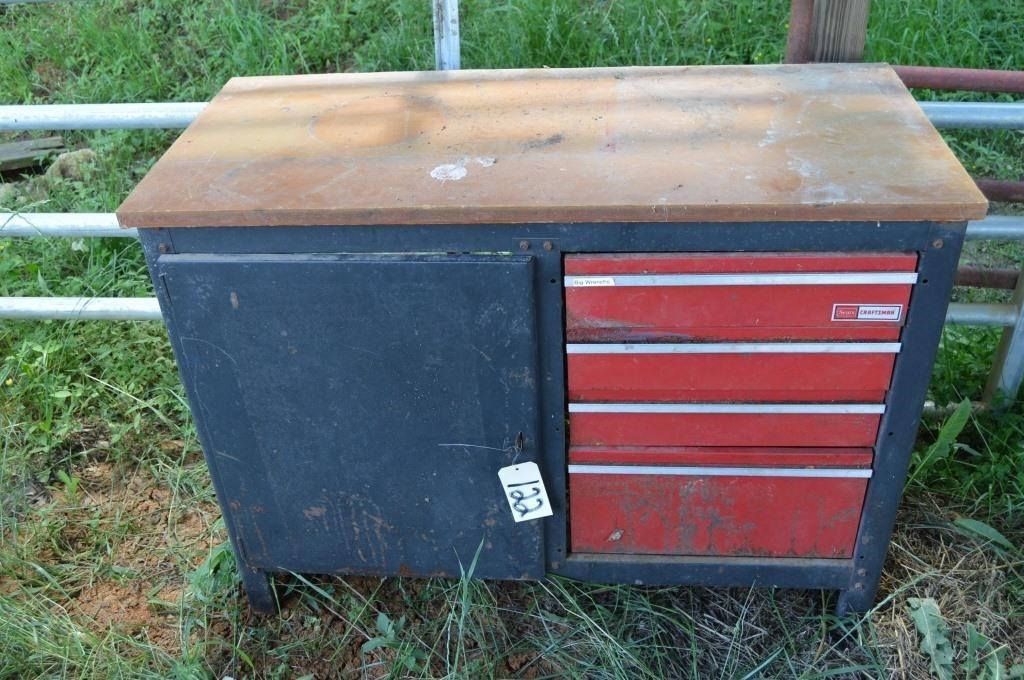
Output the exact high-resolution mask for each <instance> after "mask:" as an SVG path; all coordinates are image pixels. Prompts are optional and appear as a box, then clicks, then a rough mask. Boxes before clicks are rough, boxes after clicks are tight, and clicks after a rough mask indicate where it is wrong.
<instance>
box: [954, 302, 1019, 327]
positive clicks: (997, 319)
mask: <svg viewBox="0 0 1024 680" xmlns="http://www.w3.org/2000/svg"><path fill="white" fill-rule="evenodd" d="M1017 314H1018V310H1017V307H1016V306H1015V305H1003V304H989V303H985V304H982V303H974V302H971V303H967V302H951V303H950V304H949V309H948V310H946V323H953V324H962V325H964V326H1013V325H1014V324H1016V323H1017Z"/></svg>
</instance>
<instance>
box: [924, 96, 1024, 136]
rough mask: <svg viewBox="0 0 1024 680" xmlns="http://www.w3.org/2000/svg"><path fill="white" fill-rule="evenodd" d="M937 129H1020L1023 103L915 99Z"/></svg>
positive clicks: (1023, 122) (1022, 122)
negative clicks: (924, 100)
mask: <svg viewBox="0 0 1024 680" xmlns="http://www.w3.org/2000/svg"><path fill="white" fill-rule="evenodd" d="M918 104H920V106H921V109H922V110H923V111H924V112H925V115H926V116H928V120H930V121H931V122H932V125H934V126H935V127H937V128H970V129H988V130H1019V129H1021V128H1024V103H1017V102H1014V103H1012V104H1011V103H1006V104H1000V103H990V102H918Z"/></svg>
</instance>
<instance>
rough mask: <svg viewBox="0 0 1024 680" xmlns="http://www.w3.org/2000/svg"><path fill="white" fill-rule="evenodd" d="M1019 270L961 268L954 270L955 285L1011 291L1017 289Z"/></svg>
mask: <svg viewBox="0 0 1024 680" xmlns="http://www.w3.org/2000/svg"><path fill="white" fill-rule="evenodd" d="M1019 278H1020V270H1019V269H1012V268H1005V269H1004V268H990V267H972V266H962V267H959V268H958V269H957V270H956V285H958V286H968V287H970V288H997V289H1001V290H1013V289H1014V288H1016V287H1017V280H1018V279H1019Z"/></svg>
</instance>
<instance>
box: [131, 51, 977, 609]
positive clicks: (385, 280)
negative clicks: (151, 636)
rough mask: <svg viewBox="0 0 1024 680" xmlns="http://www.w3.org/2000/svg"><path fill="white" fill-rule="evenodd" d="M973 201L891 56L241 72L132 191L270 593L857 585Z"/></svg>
mask: <svg viewBox="0 0 1024 680" xmlns="http://www.w3.org/2000/svg"><path fill="white" fill-rule="evenodd" d="M709 79H710V80H711V81H715V82H717V83H718V85H719V86H720V87H721V86H724V87H726V88H727V89H725V90H722V94H718V95H714V96H712V95H708V94H706V93H707V90H706V86H707V85H708V84H709ZM742 93H746V94H747V96H748V101H746V102H745V103H743V106H748V107H750V111H751V112H752V113H750V114H749V115H744V114H742V110H741V108H737V107H739V104H737V103H736V102H733V101H731V100H732V98H734V97H736V96H738V95H740V94H742ZM865 102H867V103H865ZM456 104H458V105H459V106H458V107H456ZM548 106H550V107H551V108H550V111H551V113H550V115H549V116H548V117H547V118H544V119H542V120H541V121H540V122H536V123H530V124H529V125H526V124H525V123H524V122H523V121H524V120H526V119H528V118H529V116H530V115H532V114H534V113H537V112H538V111H539V110H541V109H544V110H548V109H547V108H546V107H548ZM851 111H853V113H850V112H851ZM716 114H721V115H720V117H719V118H716V117H715V115H716ZM670 115H671V116H674V118H673V117H668V118H666V117H665V116H670ZM723 121H724V122H723ZM797 121H799V123H797ZM228 123H230V124H232V125H234V126H235V127H240V128H241V129H242V130H247V129H248V130H250V132H247V133H245V134H240V135H237V136H236V137H233V138H231V139H227V138H225V136H224V135H223V132H222V130H223V129H224V128H225V126H226V125H227V124H228ZM268 128H276V129H274V130H268ZM726 128H728V129H726ZM824 128H828V129H830V130H831V131H832V132H831V133H830V134H831V135H832V136H831V137H830V139H836V138H841V139H848V142H847V144H848V145H849V148H848V149H846V151H847V152H848V153H847V154H846V155H845V156H844V155H843V154H842V153H839V152H840V151H842V149H839V150H837V149H834V148H832V146H834V145H835V143H834V142H833V144H832V146H827V145H822V144H821V143H820V141H819V142H815V134H817V133H816V132H815V131H816V130H817V131H819V132H820V131H821V130H822V129H824ZM879 128H881V130H879ZM217 130H221V132H217ZM730 131H731V134H730ZM837 131H839V132H844V134H845V136H844V134H838V132H837ZM271 132H273V134H271ZM307 133H308V134H307ZM741 133H742V134H741ZM837 135H838V136H837ZM858 135H860V138H858ZM864 135H867V136H869V137H871V138H873V139H874V138H878V136H879V135H883V136H885V138H886V140H887V146H886V148H884V149H883V148H881V147H878V148H874V149H869V150H867V151H865V150H864V148H863V144H864V141H865V140H864V139H863V138H862V137H863V136H864ZM308 136H312V137H314V138H315V139H316V140H318V144H312V143H310V142H309V140H308V138H307V137H308ZM766 140H767V141H766ZM609 145H612V147H613V148H611V147H609ZM666 147H667V148H668V150H669V151H671V153H666V151H665V149H666ZM438 149H440V150H438ZM764 149H767V151H764ZM837 153H838V155H836V154H837ZM757 154H761V156H763V157H755V156H757ZM851 154H859V155H857V157H856V158H853V159H851V158H850V157H849V156H850V155H851ZM889 154H893V158H892V159H889ZM445 158H447V159H450V160H451V162H449V163H438V162H437V160H438V159H441V160H443V159H445ZM880 158H884V159H887V160H886V162H887V163H888V166H887V167H883V166H882V164H881V161H880V160H879V159H880ZM723 159H724V160H723ZM794 159H797V161H796V162H795V161H794ZM701 160H704V161H705V162H704V165H705V168H704V170H705V171H707V172H718V173H719V175H720V176H721V177H725V178H726V179H728V178H729V177H730V176H735V175H736V173H737V172H741V173H743V174H742V175H741V176H743V177H746V176H747V175H751V176H755V175H757V176H758V179H757V181H754V180H748V181H747V184H746V188H747V191H746V193H744V192H742V191H740V190H739V189H735V188H730V187H728V186H725V185H720V184H716V183H710V182H708V181H706V180H705V179H703V178H702V177H703V175H701V174H700V173H697V174H695V173H694V169H693V168H694V166H695V163H697V161H701ZM300 161H301V162H300ZM598 161H601V162H602V163H603V165H602V166H598V165H596V163H597V162H598ZM641 162H642V163H641ZM638 163H640V165H638ZM772 163H778V164H779V165H774V166H773V165H772ZM872 163H874V165H871V164H872ZM738 166H739V169H737V167H738ZM894 166H895V167H894ZM908 168H913V169H915V170H916V171H918V172H919V173H920V174H921V177H919V178H908V177H907V175H906V174H899V173H898V172H894V170H903V171H906V170H907V169H908ZM487 173H491V174H490V175H488V174H487ZM371 177H372V180H371V179H367V178H371ZM794 178H797V179H799V185H797V184H794V181H795V180H794ZM923 179H928V181H929V182H930V183H931V184H932V185H934V183H935V182H940V183H942V185H943V187H944V190H942V191H937V192H933V190H934V186H929V187H927V191H926V188H925V187H924V186H923V184H922V181H923ZM275 182H276V183H277V186H275V185H274V183H275ZM171 185H174V186H175V187H176V188H177V196H172V195H169V189H168V187H170V186H171ZM983 210H984V202H983V200H982V199H981V198H980V197H979V196H978V195H977V192H976V191H975V190H974V189H973V188H972V187H971V185H970V180H969V179H968V178H967V177H966V175H964V173H963V171H962V169H961V168H960V167H959V166H958V165H957V164H956V163H955V160H953V159H952V157H951V155H949V152H948V149H946V148H945V146H944V145H942V143H941V140H939V138H938V136H937V135H936V133H935V131H934V130H933V129H931V128H930V126H928V124H927V121H926V119H924V117H923V115H922V114H921V113H920V111H919V110H917V109H916V105H914V104H913V101H912V100H910V98H909V96H908V95H907V94H906V92H905V90H904V89H903V88H902V86H900V85H899V84H898V81H897V80H896V79H895V76H894V75H892V73H891V71H890V70H889V69H888V68H887V67H880V66H835V65H827V66H825V65H823V66H808V67H800V68H793V67H774V68H767V69H760V68H745V67H744V68H740V67H736V68H726V67H722V68H721V69H716V68H709V69H682V68H680V69H604V70H593V71H591V70H579V71H571V70H570V71H558V70H555V71H550V72H549V71H543V72H533V71H518V72H502V71H498V72H469V73H461V74H455V75H451V74H431V75H428V76H424V75H423V74H418V75H416V76H412V75H408V74H379V75H375V76H374V75H364V76H320V77H297V78H287V79H283V80H282V79H273V78H270V79H267V78H261V79H242V80H235V81H232V83H230V84H229V85H228V87H226V88H225V90H224V92H222V94H221V95H218V98H216V99H215V100H214V102H213V103H212V104H211V105H210V107H209V108H208V109H207V110H206V111H204V113H203V114H202V115H201V116H200V118H199V119H198V120H197V122H196V123H195V124H194V125H193V126H192V127H190V128H189V129H188V130H187V131H186V132H185V133H184V134H183V136H182V138H181V139H179V140H178V142H177V143H176V144H175V145H174V146H173V147H172V149H171V150H170V151H169V152H168V154H167V155H166V156H165V157H164V158H163V159H161V161H160V162H159V163H158V164H157V166H156V167H155V168H154V170H153V171H152V172H151V173H150V175H149V176H147V178H146V179H145V180H144V181H143V182H142V183H141V184H140V186H139V188H138V189H137V191H136V193H135V194H133V196H132V197H131V198H129V200H128V201H127V202H126V203H125V205H124V206H122V209H121V211H120V212H119V215H120V218H121V220H122V223H123V224H125V225H126V226H138V227H143V228H142V229H141V230H140V234H141V239H142V243H143V246H144V250H145V253H146V258H147V262H148V264H149V267H150V270H151V272H152V276H153V281H154V285H155V287H156V290H157V296H158V298H159V300H160V304H161V309H162V310H163V314H164V318H165V321H166V323H167V327H168V330H169V333H170V337H171V341H172V344H173V347H174V351H175V355H176V357H177V361H178V365H179V368H180V370H181V375H182V379H183V382H184V384H185V388H186V391H187V393H188V397H189V403H190V405H191V407H192V412H193V415H194V417H195V421H196V426H197V429H198V432H199V437H200V440H201V442H202V444H203V449H204V452H205V454H206V458H207V461H208V463H209V467H210V471H211V476H212V478H213V482H214V485H215V487H216V491H217V495H218V500H219V502H220V504H221V507H222V509H223V511H224V515H225V523H226V526H227V528H228V533H229V535H230V537H231V541H232V545H233V547H234V549H235V554H236V556H237V557H238V562H239V566H240V569H241V570H242V573H243V576H244V580H245V586H246V589H247V592H248V594H249V597H250V601H251V602H252V604H253V606H254V607H255V608H256V609H259V610H263V611H273V610H274V608H275V606H276V598H275V594H274V591H273V588H272V585H271V584H272V580H271V578H270V577H271V576H272V575H273V574H275V573H281V572H289V571H290V572H305V573H321V574H375V575H381V576H389V575H407V576H444V577H458V576H460V575H461V574H463V573H465V572H466V571H467V570H468V569H469V567H470V564H475V566H474V569H473V576H475V577H480V578H489V579H539V578H543V577H544V576H545V574H561V575H565V576H569V577H573V578H578V579H585V580H592V581H606V582H625V583H636V584H689V585H713V586H749V585H759V586H778V587H813V588H826V589H834V590H838V591H840V598H839V600H838V603H837V606H838V609H839V610H840V611H841V612H847V611H863V610H865V609H867V608H868V607H870V606H871V604H872V602H873V599H874V595H875V589H876V586H877V582H878V577H879V574H880V570H881V566H882V563H883V560H884V556H885V551H886V547H887V543H888V539H889V535H890V532H891V529H892V525H893V521H894V518H895V513H896V509H897V505H898V502H899V498H900V493H901V490H902V485H903V482H904V479H905V475H906V469H907V465H908V461H909V455H910V451H911V449H912V446H913V442H914V437H915V433H916V428H917V420H918V415H919V413H920V406H921V403H922V401H923V398H924V393H925V389H926V387H927V383H928V379H929V375H930V371H931V366H932V362H933V360H934V355H935V350H936V347H937V342H938V338H939V334H940V332H941V328H942V324H943V318H944V312H945V308H946V304H947V301H948V296H949V293H950V289H951V287H952V280H953V273H954V271H955V267H956V262H957V259H958V255H959V251H960V246H961V243H962V240H963V232H964V228H965V224H966V220H967V219H969V218H973V217H977V216H979V214H980V212H982V211H983ZM530 462H532V463H536V464H537V465H538V466H539V471H540V476H541V478H542V480H543V485H544V487H545V488H546V497H541V498H544V501H543V502H546V503H547V504H548V505H549V506H550V508H549V509H550V511H551V515H550V516H548V517H545V518H542V519H534V520H528V521H516V519H517V518H516V517H514V516H513V512H512V511H511V510H510V505H509V497H508V496H507V495H506V491H507V490H506V489H505V488H504V487H503V485H502V483H501V482H500V481H499V478H498V470H499V469H501V468H505V467H508V466H513V465H519V464H525V463H530ZM521 496H522V494H520V497H521ZM531 497H533V496H531ZM514 498H516V497H514ZM537 502H541V501H539V500H538V501H537Z"/></svg>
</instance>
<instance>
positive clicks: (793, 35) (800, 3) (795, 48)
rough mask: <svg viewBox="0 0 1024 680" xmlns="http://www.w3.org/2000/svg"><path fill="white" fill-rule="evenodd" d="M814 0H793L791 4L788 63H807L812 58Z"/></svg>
mask: <svg viewBox="0 0 1024 680" xmlns="http://www.w3.org/2000/svg"><path fill="white" fill-rule="evenodd" d="M813 25H814V0H792V2H790V4H789V33H788V34H787V35H786V63H787V64H806V63H807V62H808V61H810V59H811V27H812V26H813Z"/></svg>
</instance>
